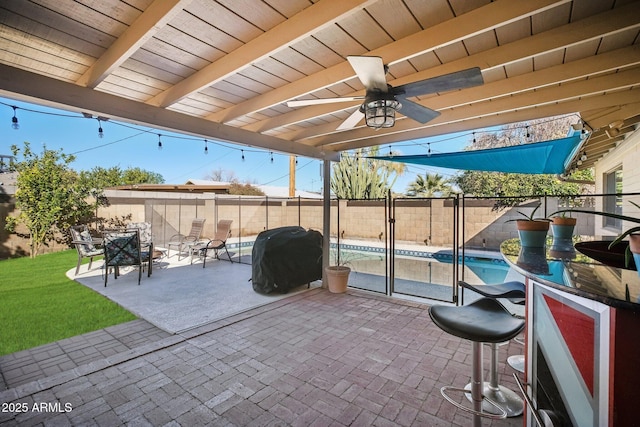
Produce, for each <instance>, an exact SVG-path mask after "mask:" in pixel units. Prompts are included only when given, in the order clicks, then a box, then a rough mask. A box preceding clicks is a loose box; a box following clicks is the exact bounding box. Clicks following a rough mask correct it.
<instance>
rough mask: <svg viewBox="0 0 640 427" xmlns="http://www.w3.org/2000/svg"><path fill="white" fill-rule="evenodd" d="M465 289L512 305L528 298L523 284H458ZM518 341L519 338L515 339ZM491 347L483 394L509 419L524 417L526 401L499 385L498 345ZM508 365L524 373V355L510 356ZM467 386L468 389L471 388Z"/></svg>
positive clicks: (486, 407)
mask: <svg viewBox="0 0 640 427" xmlns="http://www.w3.org/2000/svg"><path fill="white" fill-rule="evenodd" d="M458 283H459V284H460V286H462V287H463V288H466V289H469V290H471V291H473V292H476V293H478V294H480V295H482V296H484V297H487V298H493V299H496V298H504V299H506V300H508V301H510V302H511V303H512V304H516V305H524V303H525V297H526V286H525V284H524V283H522V282H518V281H511V282H505V283H498V284H495V285H472V284H470V283H467V282H465V281H463V280H460V281H459V282H458ZM515 341H517V342H519V341H518V338H516V339H515ZM490 347H491V367H490V369H489V381H485V383H484V385H483V388H482V394H483V395H484V396H485V397H488V398H489V399H491V400H492V401H494V402H496V403H497V404H498V405H499V406H500V407H501V408H502V409H504V410H505V411H506V412H507V417H517V416H519V415H522V412H523V411H524V401H523V400H522V398H521V397H520V396H519V395H518V393H516V392H515V391H513V390H511V389H509V388H507V387H505V386H503V385H500V384H498V344H497V343H490ZM507 363H508V364H509V366H511V367H512V368H513V369H516V370H517V371H519V372H523V371H524V355H517V356H510V357H509V358H507ZM470 386H471V385H470V384H467V387H466V388H467V389H469V388H470ZM467 398H468V399H469V400H471V396H470V395H469V394H467ZM483 409H484V410H485V411H487V412H493V413H496V414H497V413H498V412H497V411H495V409H494V408H493V407H492V406H491V405H488V404H485V405H483Z"/></svg>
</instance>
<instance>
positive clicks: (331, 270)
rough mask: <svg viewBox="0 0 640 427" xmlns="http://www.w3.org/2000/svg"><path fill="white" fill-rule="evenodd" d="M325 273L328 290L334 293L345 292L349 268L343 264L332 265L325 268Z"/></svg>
mask: <svg viewBox="0 0 640 427" xmlns="http://www.w3.org/2000/svg"><path fill="white" fill-rule="evenodd" d="M324 271H325V273H326V274H327V285H328V287H329V292H331V293H334V294H343V293H345V292H347V284H348V283H349V273H351V269H350V268H349V267H345V266H343V265H332V266H329V267H327V268H325V270H324Z"/></svg>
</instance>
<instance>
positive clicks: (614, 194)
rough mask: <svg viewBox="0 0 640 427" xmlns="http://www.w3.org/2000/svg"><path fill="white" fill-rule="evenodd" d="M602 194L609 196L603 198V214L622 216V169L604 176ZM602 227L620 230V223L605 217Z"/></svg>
mask: <svg viewBox="0 0 640 427" xmlns="http://www.w3.org/2000/svg"><path fill="white" fill-rule="evenodd" d="M604 192H605V193H606V194H611V196H605V197H604V210H605V212H613V213H617V214H619V215H622V196H621V195H620V194H621V193H622V167H620V168H618V169H616V170H614V171H611V172H609V173H606V174H604ZM602 226H603V227H607V228H614V229H616V230H622V221H621V220H619V219H616V218H608V217H605V218H604V221H603V224H602Z"/></svg>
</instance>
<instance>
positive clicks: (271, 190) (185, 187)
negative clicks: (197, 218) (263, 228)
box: [109, 179, 322, 199]
mask: <svg viewBox="0 0 640 427" xmlns="http://www.w3.org/2000/svg"><path fill="white" fill-rule="evenodd" d="M251 185H253V186H254V187H256V188H258V189H260V190H261V191H262V192H263V193H264V194H265V196H267V197H289V189H288V188H287V187H277V186H271V185H254V184H251ZM230 187H231V183H230V182H225V181H211V180H208V179H189V180H187V182H185V183H184V184H136V185H119V186H116V187H110V188H109V189H110V190H133V191H167V192H184V193H216V194H229V188H230ZM295 197H303V198H305V199H322V194H320V193H313V192H310V191H302V190H296V191H295Z"/></svg>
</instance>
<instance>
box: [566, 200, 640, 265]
mask: <svg viewBox="0 0 640 427" xmlns="http://www.w3.org/2000/svg"><path fill="white" fill-rule="evenodd" d="M630 203H631V204H632V205H634V206H635V207H637V208H639V209H640V205H638V204H637V203H634V202H630ZM569 211H571V212H576V213H585V214H593V215H599V216H603V217H608V218H615V219H619V220H622V221H627V222H631V223H635V224H640V218H635V217H632V216H627V215H620V214H616V213H610V212H600V211H589V210H583V209H563V210H560V211H557V212H555V213H563V212H569ZM638 232H640V225H636V226H633V227H631V228H628V229H626V230H624V231H622V233H620V234H618V235H617V236H616V238H615V239H613V240H612V241H611V242H610V243H609V244H608V245H607V248H608V249H609V250H611V251H613V249H614V247H616V246H618V247H619V246H620V245H621V244H624V242H623V239H624V238H625V237H627V236H628V237H629V243H628V246H626V248H625V249H624V265H625V266H626V267H631V266H632V263H631V259H632V258H633V259H634V261H635V266H638V267H640V234H636V233H638ZM588 243H597V242H585V243H584V244H583V245H587V244H588ZM576 249H578V250H579V251H580V250H581V246H579V244H576ZM585 255H589V256H591V257H592V258H594V254H592V253H585ZM594 259H597V258H594ZM598 261H601V262H603V263H606V261H607V260H606V259H605V260H601V259H598ZM636 269H638V268H636ZM638 273H639V274H640V270H638Z"/></svg>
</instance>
